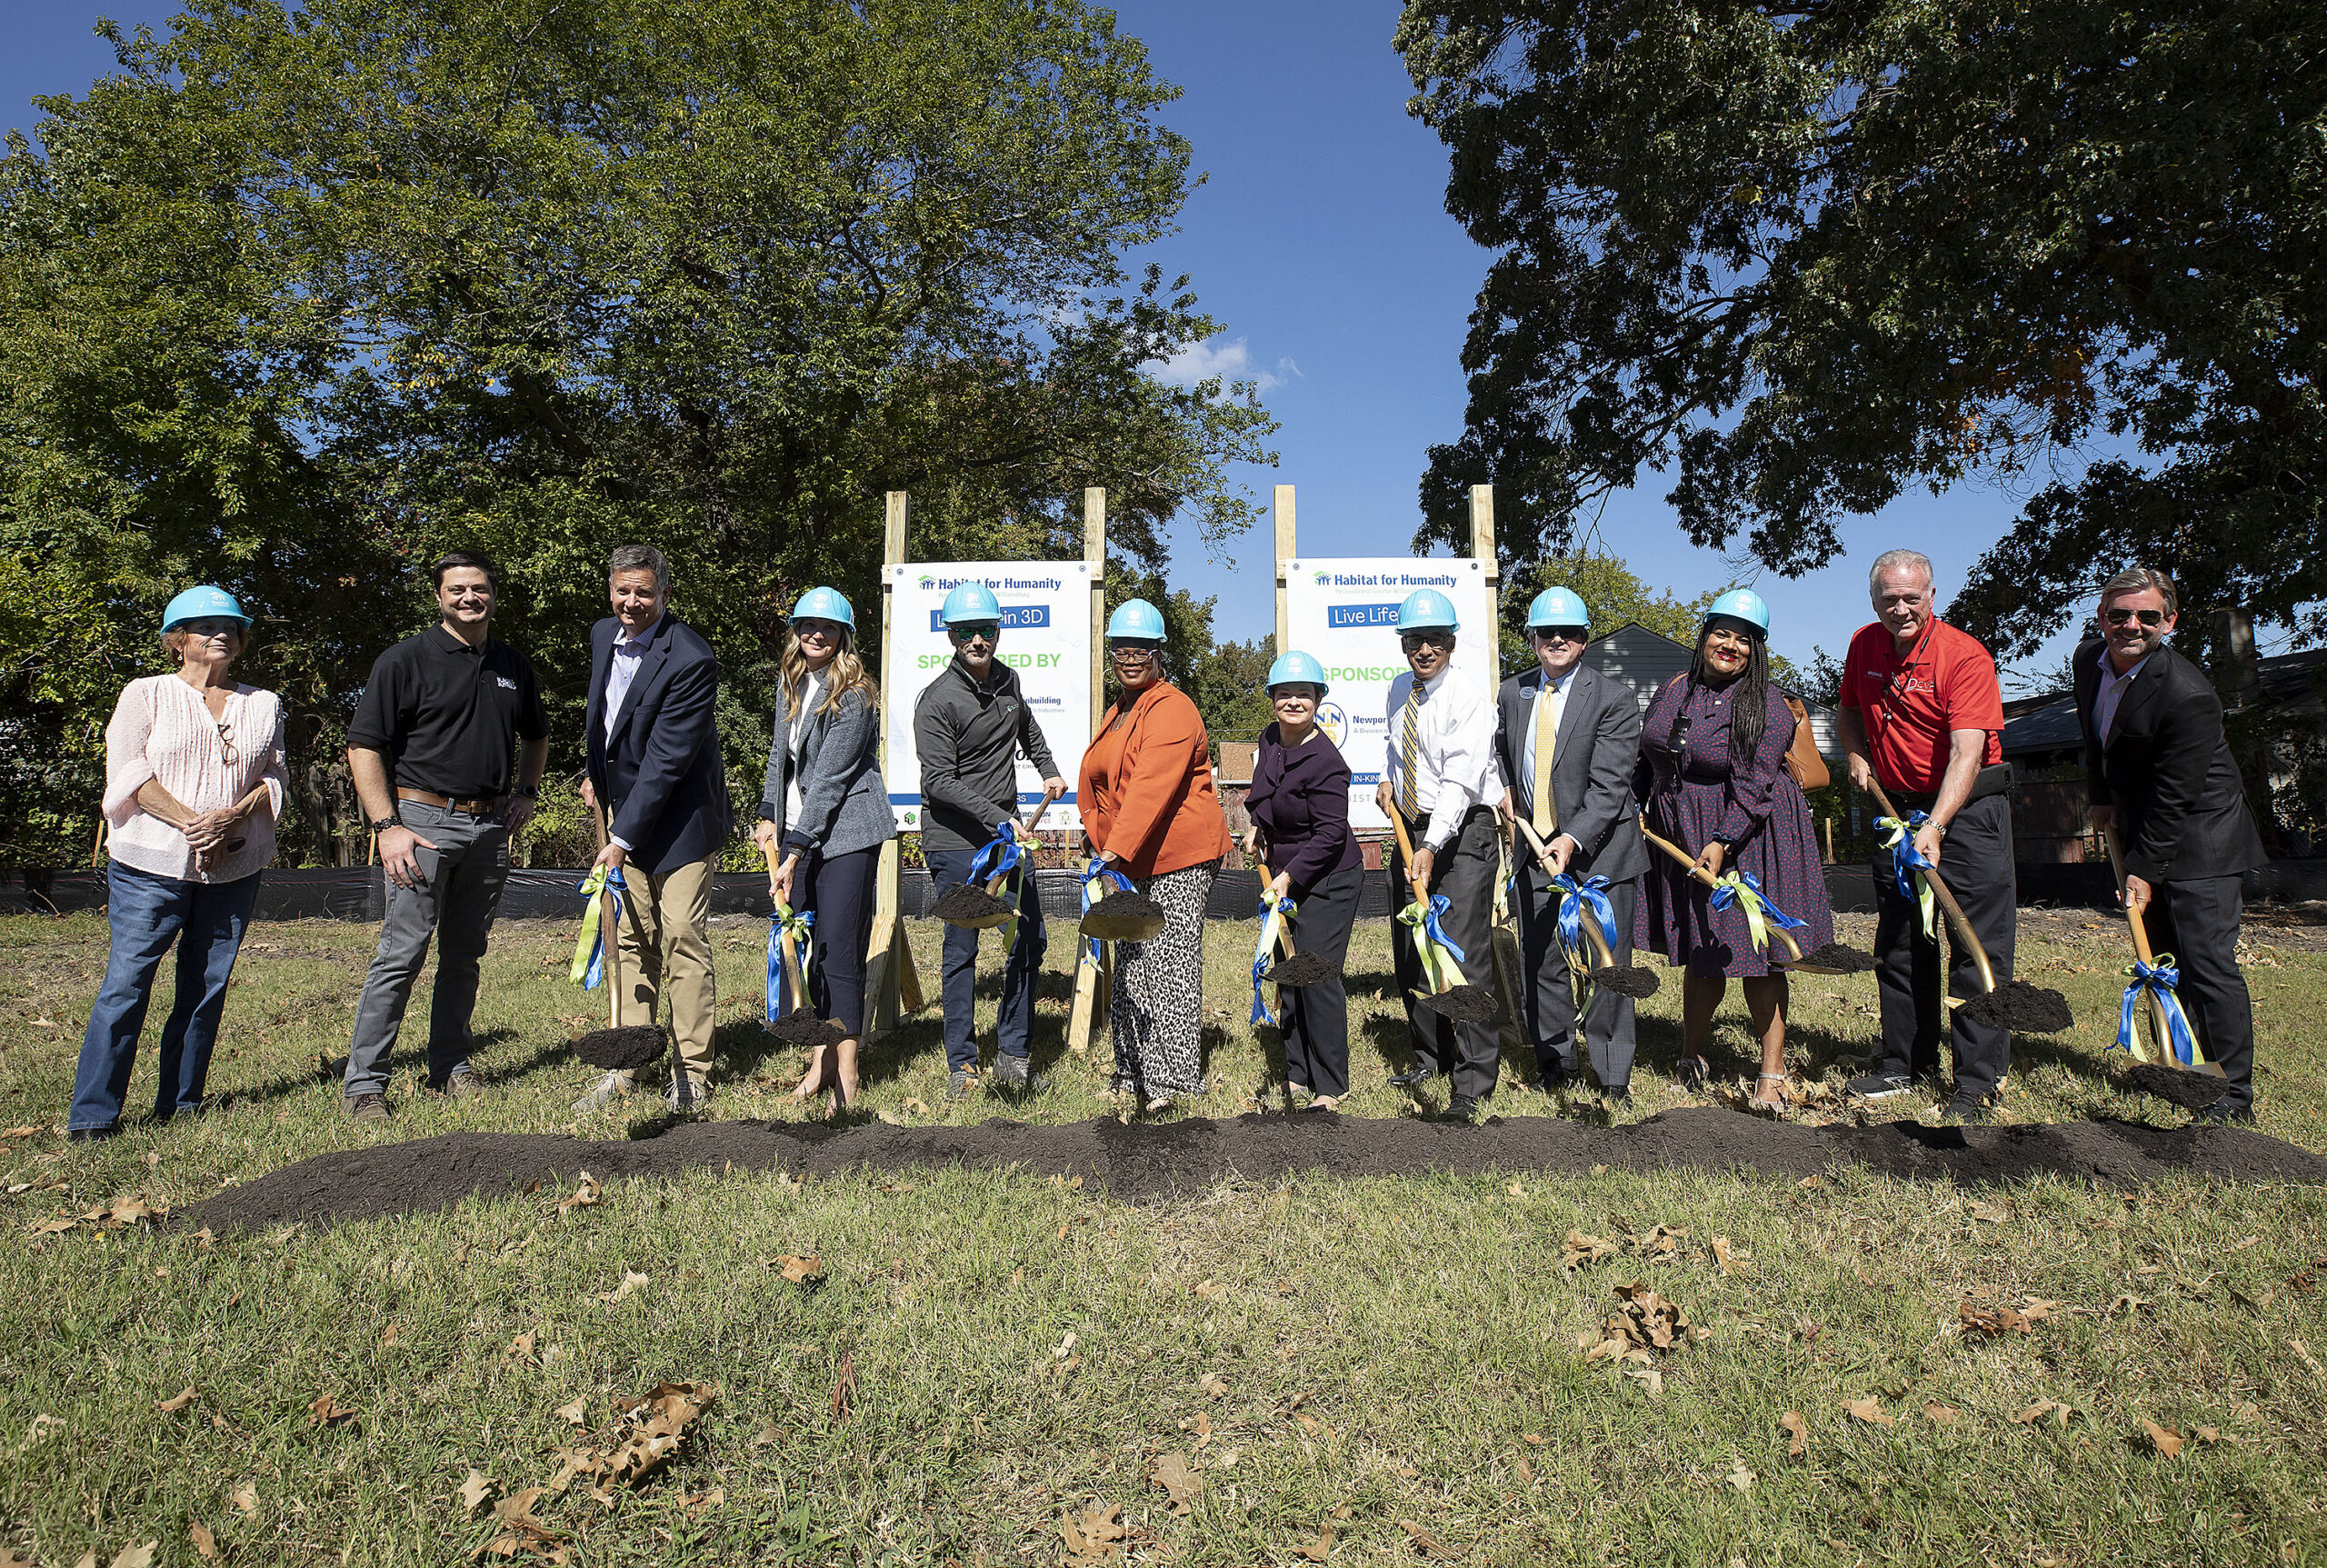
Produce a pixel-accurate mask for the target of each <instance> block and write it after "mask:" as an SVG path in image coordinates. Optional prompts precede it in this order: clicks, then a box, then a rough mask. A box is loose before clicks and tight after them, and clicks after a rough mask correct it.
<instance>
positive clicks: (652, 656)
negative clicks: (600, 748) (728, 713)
mask: <svg viewBox="0 0 2327 1568" xmlns="http://www.w3.org/2000/svg"><path fill="white" fill-rule="evenodd" d="M670 630H671V616H670V613H669V612H668V611H665V612H664V614H663V618H662V620H661V621H659V622H657V623H656V624H655V627H654V636H652V637H651V638H649V639H648V640H647V644H646V651H645V652H644V653H643V654H639V655H638V674H636V675H634V676H633V677H632V679H631V683H630V690H628V691H626V692H624V694H622V711H621V712H620V713H618V714H615V715H614V734H622V733H623V731H624V730H626V729H628V728H629V727H630V718H631V715H632V714H634V713H636V712H637V711H638V703H639V699H640V698H641V697H642V696H644V694H645V692H646V688H647V687H649V686H651V685H653V684H654V682H655V681H656V680H657V679H659V678H660V676H661V675H662V673H663V664H664V661H665V660H667V659H668V658H669V657H670V656H671V635H670ZM606 657H607V660H608V662H609V664H611V663H612V661H613V658H614V647H613V644H607V648H606Z"/></svg>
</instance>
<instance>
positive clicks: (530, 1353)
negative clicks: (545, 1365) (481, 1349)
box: [502, 1329, 534, 1361]
mask: <svg viewBox="0 0 2327 1568" xmlns="http://www.w3.org/2000/svg"><path fill="white" fill-rule="evenodd" d="M502 1354H503V1355H504V1356H506V1357H507V1358H508V1359H509V1360H511V1361H531V1360H533V1359H534V1331H533V1330H532V1329H527V1330H526V1331H525V1332H524V1333H521V1334H519V1335H518V1336H517V1337H516V1338H514V1339H513V1340H511V1341H510V1342H509V1348H508V1349H507V1350H504V1351H503V1352H502Z"/></svg>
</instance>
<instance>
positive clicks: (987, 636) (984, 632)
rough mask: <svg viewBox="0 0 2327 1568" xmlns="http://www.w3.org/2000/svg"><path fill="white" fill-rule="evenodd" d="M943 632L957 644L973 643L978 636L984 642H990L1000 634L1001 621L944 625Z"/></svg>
mask: <svg viewBox="0 0 2327 1568" xmlns="http://www.w3.org/2000/svg"><path fill="white" fill-rule="evenodd" d="M945 634H946V635H947V636H949V637H951V638H953V639H954V642H955V643H957V644H959V643H974V642H976V641H978V640H979V639H980V638H984V640H985V641H986V642H989V643H991V642H993V641H994V639H995V638H996V637H998V636H1000V635H1002V623H1001V622H999V621H968V622H964V623H963V624H961V625H958V626H948V627H946V628H945Z"/></svg>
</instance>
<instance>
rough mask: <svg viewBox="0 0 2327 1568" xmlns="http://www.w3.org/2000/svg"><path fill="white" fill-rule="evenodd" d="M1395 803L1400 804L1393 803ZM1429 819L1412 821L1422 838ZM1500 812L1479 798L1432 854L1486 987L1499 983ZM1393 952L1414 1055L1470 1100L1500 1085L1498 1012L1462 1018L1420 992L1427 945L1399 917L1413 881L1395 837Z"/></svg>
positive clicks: (1459, 935)
mask: <svg viewBox="0 0 2327 1568" xmlns="http://www.w3.org/2000/svg"><path fill="white" fill-rule="evenodd" d="M1393 809H1394V808H1393ZM1427 825H1428V824H1427V820H1426V819H1425V820H1424V821H1422V822H1415V821H1412V820H1410V821H1408V822H1407V824H1406V833H1407V835H1408V836H1409V837H1410V838H1413V839H1416V840H1419V839H1420V838H1421V836H1422V833H1423V828H1424V827H1426V826H1427ZM1500 858H1501V857H1500V855H1499V854H1498V853H1497V845H1496V838H1495V829H1494V813H1493V811H1492V810H1490V809H1489V808H1488V807H1486V806H1483V805H1482V806H1473V807H1472V808H1471V809H1470V811H1469V812H1467V813H1466V814H1464V815H1463V826H1462V828H1461V830H1460V831H1459V832H1457V833H1456V834H1454V836H1453V838H1451V839H1449V840H1447V842H1446V845H1445V847H1444V848H1443V849H1441V850H1440V851H1439V852H1438V853H1437V854H1435V855H1433V857H1432V865H1431V874H1430V891H1431V893H1432V894H1433V895H1439V894H1443V895H1444V896H1445V898H1446V901H1447V910H1446V914H1445V916H1444V918H1443V920H1442V921H1441V922H1440V924H1441V925H1442V926H1443V929H1444V930H1445V932H1446V934H1447V936H1448V937H1449V938H1450V939H1452V940H1453V944H1454V945H1455V946H1457V947H1459V948H1461V949H1462V950H1463V960H1462V969H1463V979H1464V980H1466V981H1468V982H1469V983H1470V984H1473V985H1475V986H1477V987H1479V988H1480V989H1481V990H1483V991H1487V992H1493V989H1494V952H1493V948H1492V947H1490V946H1489V945H1488V944H1489V941H1490V935H1491V932H1492V930H1493V923H1494V907H1493V905H1494V879H1495V873H1496V870H1497V867H1498V864H1499V862H1500ZM1390 880H1391V885H1390V907H1391V909H1392V911H1393V914H1392V915H1391V920H1390V956H1391V959H1392V963H1393V967H1394V968H1395V970H1396V972H1397V977H1398V987H1399V989H1400V990H1401V991H1402V992H1403V993H1404V994H1405V999H1406V1028H1407V1031H1408V1032H1409V1033H1410V1034H1412V1036H1413V1049H1414V1056H1415V1058H1416V1060H1417V1061H1418V1062H1419V1063H1420V1064H1422V1065H1423V1066H1425V1067H1428V1068H1431V1069H1433V1071H1435V1072H1439V1073H1444V1074H1449V1075H1450V1076H1451V1077H1452V1079H1453V1089H1454V1093H1455V1094H1458V1095H1460V1096H1462V1097H1463V1098H1464V1099H1466V1100H1483V1099H1485V1098H1486V1097H1487V1096H1488V1095H1490V1094H1493V1093H1494V1085H1495V1080H1496V1078H1497V1077H1498V1076H1500V1075H1501V1073H1502V1067H1503V1044H1502V1040H1501V1038H1500V1034H1499V1032H1498V1031H1497V1029H1496V1027H1495V1024H1494V1020H1493V1019H1489V1020H1487V1021H1486V1022H1485V1023H1483V1024H1455V1023H1454V1022H1453V1021H1452V1020H1450V1019H1448V1018H1447V1017H1446V1016H1445V1015H1444V1014H1441V1013H1438V1012H1436V1011H1434V1010H1433V1009H1431V1008H1427V1007H1423V1006H1422V1005H1420V1004H1418V1003H1416V1002H1415V1000H1414V997H1415V995H1416V994H1417V993H1419V992H1420V991H1421V990H1422V989H1423V984H1424V982H1423V968H1422V953H1421V950H1420V949H1419V948H1418V947H1416V945H1415V943H1414V939H1415V937H1416V936H1418V935H1419V934H1420V933H1419V932H1418V931H1417V930H1416V928H1414V927H1413V926H1410V925H1408V924H1405V923H1404V922H1403V921H1401V920H1399V919H1398V918H1397V916H1396V914H1395V913H1394V912H1395V911H1397V910H1400V909H1403V908H1404V907H1405V906H1406V905H1407V904H1410V903H1412V902H1413V884H1411V883H1410V882H1409V880H1408V879H1407V876H1406V863H1405V857H1404V856H1403V855H1402V854H1399V853H1398V849H1397V845H1396V844H1395V843H1394V842H1393V844H1391V846H1390Z"/></svg>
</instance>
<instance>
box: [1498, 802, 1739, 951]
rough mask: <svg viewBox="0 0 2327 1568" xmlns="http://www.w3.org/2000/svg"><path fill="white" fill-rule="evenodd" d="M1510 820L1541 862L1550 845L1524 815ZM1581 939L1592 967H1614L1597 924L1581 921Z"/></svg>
mask: <svg viewBox="0 0 2327 1568" xmlns="http://www.w3.org/2000/svg"><path fill="white" fill-rule="evenodd" d="M1512 821H1513V822H1515V823H1517V824H1519V831H1520V832H1521V833H1523V834H1526V835H1527V843H1528V844H1530V845H1531V846H1532V847H1533V849H1534V851H1535V860H1536V863H1537V864H1542V862H1543V856H1545V855H1547V854H1551V853H1552V851H1551V846H1550V845H1548V844H1545V843H1544V842H1543V835H1542V834H1539V833H1537V832H1536V831H1535V824H1533V823H1532V822H1529V821H1528V820H1527V819H1526V818H1525V817H1513V818H1512ZM1665 847H1666V848H1667V849H1670V848H1672V847H1673V846H1672V845H1670V844H1666V845H1665ZM1690 864H1691V866H1692V868H1693V867H1694V865H1695V864H1696V863H1695V862H1693V861H1692V862H1690ZM1583 941H1584V944H1585V945H1586V946H1588V947H1590V948H1591V949H1592V956H1593V960H1594V962H1593V965H1592V967H1593V968H1594V969H1613V968H1614V967H1616V954H1615V953H1614V952H1613V950H1612V949H1610V947H1609V946H1608V938H1607V937H1606V936H1605V935H1604V934H1602V932H1601V930H1600V928H1599V927H1598V926H1597V925H1595V924H1593V923H1592V922H1591V921H1588V920H1587V921H1585V922H1584V923H1583Z"/></svg>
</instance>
